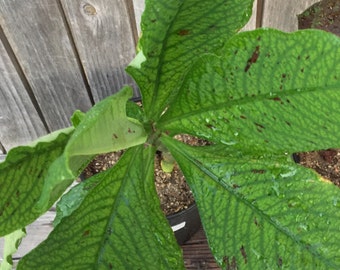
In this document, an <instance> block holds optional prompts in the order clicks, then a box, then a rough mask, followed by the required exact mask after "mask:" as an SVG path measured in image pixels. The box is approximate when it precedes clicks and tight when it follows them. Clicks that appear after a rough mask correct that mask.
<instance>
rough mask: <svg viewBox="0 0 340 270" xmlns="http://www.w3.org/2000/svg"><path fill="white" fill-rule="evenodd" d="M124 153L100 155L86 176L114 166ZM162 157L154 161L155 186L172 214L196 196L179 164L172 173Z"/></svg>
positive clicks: (184, 139)
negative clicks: (167, 170)
mask: <svg viewBox="0 0 340 270" xmlns="http://www.w3.org/2000/svg"><path fill="white" fill-rule="evenodd" d="M177 139H178V140H180V141H182V142H184V143H186V144H189V145H201V146H202V145H206V144H207V143H208V142H207V141H204V140H201V139H198V138H195V137H191V136H188V135H179V136H178V137H177ZM122 154H123V151H119V152H112V153H108V154H103V155H98V156H97V157H96V158H95V159H94V160H93V161H92V162H91V163H90V164H89V165H88V166H87V168H86V169H85V170H84V176H85V178H89V177H90V176H92V175H94V174H96V173H99V172H101V171H104V170H107V169H108V168H110V167H112V166H113V165H114V164H116V162H117V161H118V160H119V158H120V157H121V155H122ZM162 159H163V156H162V153H161V152H157V153H156V156H155V161H154V162H155V172H154V177H155V186H156V191H157V194H158V197H159V199H160V203H161V208H162V210H163V212H164V213H165V214H166V215H170V214H174V213H177V212H179V211H181V210H183V209H186V208H188V207H189V206H190V205H192V204H193V203H194V197H193V194H192V192H191V190H190V188H189V186H188V184H187V182H186V181H185V178H184V176H183V173H182V172H181V170H180V169H179V167H178V165H177V164H175V166H174V168H173V170H172V172H171V173H169V172H165V171H164V170H163V169H162V166H161V161H162Z"/></svg>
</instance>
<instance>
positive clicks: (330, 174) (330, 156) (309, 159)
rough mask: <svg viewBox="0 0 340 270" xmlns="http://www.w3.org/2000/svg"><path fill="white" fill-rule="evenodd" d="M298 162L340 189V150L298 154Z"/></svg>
mask: <svg viewBox="0 0 340 270" xmlns="http://www.w3.org/2000/svg"><path fill="white" fill-rule="evenodd" d="M296 156H297V160H296V161H297V162H299V163H300V164H301V165H303V166H305V167H307V168H311V169H313V170H315V171H316V172H317V173H319V174H320V175H321V176H322V177H324V178H326V179H328V180H330V181H331V182H333V183H334V184H335V185H337V186H338V187H340V149H327V150H322V151H314V152H307V153H298V154H296Z"/></svg>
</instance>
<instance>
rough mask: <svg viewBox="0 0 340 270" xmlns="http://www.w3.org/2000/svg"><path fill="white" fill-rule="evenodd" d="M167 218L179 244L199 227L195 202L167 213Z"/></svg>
mask: <svg viewBox="0 0 340 270" xmlns="http://www.w3.org/2000/svg"><path fill="white" fill-rule="evenodd" d="M167 219H168V221H169V224H170V226H171V228H172V230H173V231H174V234H175V237H176V239H177V243H178V244H179V245H182V244H183V243H185V242H186V241H188V240H189V239H190V238H191V236H193V235H194V234H195V233H196V232H197V231H198V229H199V228H200V227H201V219H200V216H199V214H198V209H197V206H196V204H195V203H194V204H192V205H191V206H189V207H188V208H187V209H184V210H182V211H180V212H178V213H175V214H171V215H168V216H167Z"/></svg>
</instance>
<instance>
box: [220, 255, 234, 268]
mask: <svg viewBox="0 0 340 270" xmlns="http://www.w3.org/2000/svg"><path fill="white" fill-rule="evenodd" d="M223 262H224V263H225V264H226V269H227V270H237V263H236V258H235V256H233V257H232V259H231V261H230V259H229V257H228V256H224V257H223Z"/></svg>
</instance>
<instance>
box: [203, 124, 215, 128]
mask: <svg viewBox="0 0 340 270" xmlns="http://www.w3.org/2000/svg"><path fill="white" fill-rule="evenodd" d="M205 126H206V127H207V128H210V129H215V127H214V126H213V125H212V124H206V125H205Z"/></svg>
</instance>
